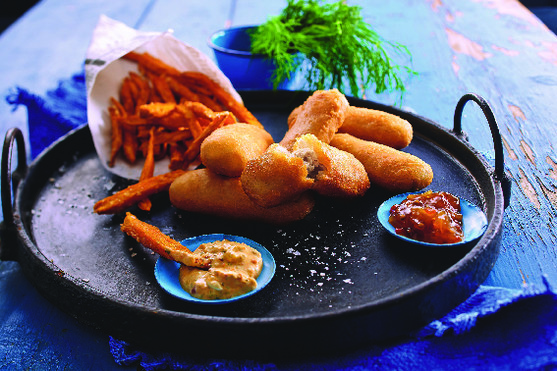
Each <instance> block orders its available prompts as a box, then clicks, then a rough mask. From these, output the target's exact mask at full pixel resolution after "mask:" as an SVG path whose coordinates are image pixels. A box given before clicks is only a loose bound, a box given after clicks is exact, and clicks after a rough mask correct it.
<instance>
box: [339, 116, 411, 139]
mask: <svg viewBox="0 0 557 371" xmlns="http://www.w3.org/2000/svg"><path fill="white" fill-rule="evenodd" d="M338 132H339V133H347V134H351V135H353V136H355V137H357V138H360V139H364V140H370V141H372V142H376V143H380V144H384V145H386V146H389V147H393V148H396V149H401V148H404V147H406V146H408V145H409V144H410V142H411V141H412V136H413V130H412V125H411V124H410V123H409V122H408V121H406V120H404V119H402V118H400V117H398V116H396V115H393V114H390V113H387V112H383V111H379V110H374V109H368V108H362V107H352V106H351V107H350V108H349V109H348V110H347V111H346V116H345V118H344V123H343V124H342V126H341V127H340V128H339V129H338Z"/></svg>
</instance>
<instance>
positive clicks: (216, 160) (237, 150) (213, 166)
mask: <svg viewBox="0 0 557 371" xmlns="http://www.w3.org/2000/svg"><path fill="white" fill-rule="evenodd" d="M273 142H274V140H273V137H272V136H271V134H269V133H268V132H267V131H266V130H265V129H263V128H261V127H259V126H255V125H250V124H244V123H237V124H232V125H226V126H223V127H221V128H219V129H217V130H215V131H214V132H213V133H212V134H211V135H209V136H208V137H207V138H206V139H205V140H204V141H203V143H202V144H201V154H200V155H201V162H202V163H203V165H205V167H207V168H208V169H210V170H211V171H213V172H215V173H217V174H220V175H224V176H229V177H238V176H240V175H241V174H242V171H244V168H245V167H246V165H247V163H248V161H249V160H251V159H254V158H256V157H258V156H259V155H261V154H262V153H263V152H265V150H266V149H267V147H269V146H270V145H271V144H272V143H273Z"/></svg>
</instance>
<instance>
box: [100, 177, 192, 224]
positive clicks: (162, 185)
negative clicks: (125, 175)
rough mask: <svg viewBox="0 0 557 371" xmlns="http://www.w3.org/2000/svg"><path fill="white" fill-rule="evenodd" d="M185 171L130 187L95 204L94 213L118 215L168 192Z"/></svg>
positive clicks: (154, 178) (146, 180) (150, 179)
mask: <svg viewBox="0 0 557 371" xmlns="http://www.w3.org/2000/svg"><path fill="white" fill-rule="evenodd" d="M184 173H185V171H184V170H181V169H179V170H174V171H171V172H168V173H164V174H161V175H157V176H154V177H152V178H149V179H145V180H143V181H140V182H137V183H135V184H132V185H130V186H129V187H127V188H124V189H123V190H121V191H119V192H116V193H115V194H113V195H111V196H108V197H106V198H103V199H102V200H100V201H97V203H95V206H94V207H93V211H94V212H95V213H97V214H116V213H119V212H122V211H125V210H126V209H127V208H129V207H131V206H133V205H135V204H136V203H138V202H139V201H141V200H143V199H144V198H146V197H149V196H152V195H154V194H157V193H159V192H164V191H168V188H170V184H172V182H173V181H174V180H175V179H176V178H178V177H179V176H180V175H182V174H184Z"/></svg>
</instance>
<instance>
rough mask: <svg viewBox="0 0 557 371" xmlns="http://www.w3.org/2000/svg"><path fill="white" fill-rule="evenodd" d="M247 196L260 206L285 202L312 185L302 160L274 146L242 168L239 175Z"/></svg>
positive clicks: (280, 147) (279, 146) (277, 145)
mask: <svg viewBox="0 0 557 371" xmlns="http://www.w3.org/2000/svg"><path fill="white" fill-rule="evenodd" d="M240 180H241V183H242V188H243V189H244V192H245V193H246V194H247V195H248V197H249V198H250V199H251V200H252V201H253V202H255V203H256V204H257V205H259V206H262V207H273V206H277V205H280V204H283V203H285V202H289V201H291V200H293V199H295V198H297V197H299V195H300V194H301V193H303V192H304V191H307V190H308V189H310V188H311V186H312V185H313V182H314V180H313V179H312V178H309V177H308V169H307V167H306V165H305V163H304V160H303V159H302V158H300V157H296V156H294V155H293V154H292V153H291V152H290V151H288V150H287V149H286V148H284V147H283V146H281V145H280V144H278V143H274V144H271V145H270V146H269V148H268V149H267V150H266V151H265V152H264V153H263V154H262V155H261V156H259V157H257V158H255V159H253V160H251V161H249V162H248V164H247V165H246V168H245V169H244V172H243V173H242V175H241V176H240Z"/></svg>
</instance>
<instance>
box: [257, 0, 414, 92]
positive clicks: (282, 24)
mask: <svg viewBox="0 0 557 371" xmlns="http://www.w3.org/2000/svg"><path fill="white" fill-rule="evenodd" d="M251 40H252V52H253V53H257V54H263V55H265V56H267V57H268V58H269V59H272V60H273V62H274V63H275V66H276V70H275V72H274V75H273V84H274V87H275V88H276V87H278V85H279V84H280V83H281V82H282V81H284V80H286V79H288V78H290V77H291V76H292V74H293V73H294V72H295V71H298V70H301V69H302V68H303V69H304V70H307V71H306V75H305V77H306V81H307V83H308V85H309V87H310V88H312V89H329V88H337V89H339V90H340V91H342V92H344V93H350V94H352V95H354V96H361V95H362V93H363V91H365V90H366V89H367V88H369V87H371V86H375V92H376V93H382V92H384V91H393V90H397V91H400V92H401V93H403V92H404V91H405V87H404V82H403V78H402V77H401V75H402V74H406V75H413V74H415V72H414V71H413V70H412V69H411V68H410V67H407V66H400V65H397V64H395V63H394V62H393V60H392V59H391V57H390V55H389V53H392V52H394V53H395V54H398V55H403V56H406V57H407V58H409V59H410V61H411V54H410V52H409V50H408V49H407V48H406V47H405V46H403V45H400V44H398V43H394V42H390V41H387V40H384V39H383V38H382V37H381V36H379V35H378V34H377V32H375V31H374V30H373V29H372V27H371V26H370V25H369V24H368V23H366V22H365V21H364V19H363V17H362V16H361V8H360V7H357V6H349V5H347V4H346V3H344V2H343V1H337V2H333V3H330V2H325V1H321V0H288V3H287V6H286V7H285V8H284V9H283V11H282V12H281V14H280V15H278V16H275V17H271V18H269V19H268V20H267V22H265V23H263V24H262V25H260V26H258V27H256V28H255V29H254V31H253V33H252V34H251Z"/></svg>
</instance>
